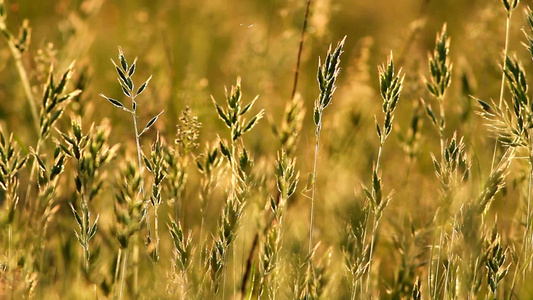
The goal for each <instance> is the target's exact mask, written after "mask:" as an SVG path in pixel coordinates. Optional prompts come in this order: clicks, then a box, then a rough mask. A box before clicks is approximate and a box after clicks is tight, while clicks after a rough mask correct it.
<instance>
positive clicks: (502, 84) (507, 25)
mask: <svg viewBox="0 0 533 300" xmlns="http://www.w3.org/2000/svg"><path fill="white" fill-rule="evenodd" d="M511 14H512V12H509V13H508V14H507V22H506V24H505V48H504V49H503V67H502V82H501V86H500V101H499V102H498V106H499V107H502V103H503V92H504V89H505V71H506V70H507V52H508V51H509V30H510V28H511Z"/></svg>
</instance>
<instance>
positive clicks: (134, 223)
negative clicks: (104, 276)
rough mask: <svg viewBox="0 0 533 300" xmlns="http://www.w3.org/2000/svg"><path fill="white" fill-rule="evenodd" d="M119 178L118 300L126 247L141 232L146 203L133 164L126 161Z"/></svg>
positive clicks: (122, 279) (122, 286) (116, 211)
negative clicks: (140, 192) (140, 191)
mask: <svg viewBox="0 0 533 300" xmlns="http://www.w3.org/2000/svg"><path fill="white" fill-rule="evenodd" d="M120 178H121V179H122V182H121V183H120V184H119V186H118V192H117V193H116V194H115V206H114V207H115V217H116V224H115V228H114V231H115V235H116V238H117V240H118V242H119V246H120V249H119V254H118V259H117V264H116V268H117V269H116V271H115V274H117V275H118V270H119V268H120V269H121V279H120V291H119V299H122V295H123V289H124V280H125V276H126V267H127V261H128V246H129V244H130V240H131V237H132V236H133V235H134V234H135V233H138V232H139V231H140V230H141V226H142V222H143V221H144V219H145V216H146V203H145V201H144V198H143V197H142V196H141V195H140V194H139V190H140V189H141V185H142V179H141V176H140V174H139V172H138V170H137V168H136V166H135V163H133V162H132V161H131V160H128V161H127V162H126V165H125V166H124V167H123V168H122V171H121V174H120ZM120 259H122V267H121V266H120V263H121V262H120ZM115 284H116V282H115ZM115 293H116V289H115Z"/></svg>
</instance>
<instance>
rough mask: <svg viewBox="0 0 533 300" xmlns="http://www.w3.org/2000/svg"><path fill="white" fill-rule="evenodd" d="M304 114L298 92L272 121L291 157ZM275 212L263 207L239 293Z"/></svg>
mask: <svg viewBox="0 0 533 300" xmlns="http://www.w3.org/2000/svg"><path fill="white" fill-rule="evenodd" d="M304 116H305V109H304V103H303V100H302V98H301V97H300V96H299V94H296V96H295V97H294V98H293V99H292V101H290V102H288V103H287V104H286V105H285V111H284V113H283V117H282V119H281V124H280V125H279V126H276V125H275V124H274V123H273V122H272V121H270V122H271V124H272V131H273V133H274V135H275V136H276V139H277V140H278V142H279V144H280V148H281V149H282V151H283V152H284V153H285V154H286V156H288V157H291V156H293V155H294V153H295V152H296V149H297V145H298V141H299V139H300V135H299V134H300V132H301V131H302V126H303V121H304ZM274 199H276V202H279V199H280V192H279V191H278V193H277V196H275V197H274ZM275 217H276V216H275V214H274V215H273V214H272V209H271V207H270V206H267V207H265V219H266V220H267V221H266V224H265V226H264V228H262V229H261V230H260V231H258V232H256V233H255V236H254V238H253V241H252V246H251V247H250V250H249V252H248V257H247V259H246V267H245V269H244V274H243V276H242V279H241V294H242V295H244V294H245V293H246V288H247V284H248V283H249V280H248V279H249V277H250V275H252V265H253V262H254V257H255V254H256V249H257V248H258V247H259V238H260V235H265V234H266V233H267V232H268V231H269V230H270V228H271V226H272V225H274V223H275V219H276V218H275Z"/></svg>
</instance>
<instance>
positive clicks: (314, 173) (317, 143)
mask: <svg viewBox="0 0 533 300" xmlns="http://www.w3.org/2000/svg"><path fill="white" fill-rule="evenodd" d="M321 128H322V123H320V124H318V126H317V128H316V132H315V137H316V144H315V158H314V161H313V178H312V180H313V187H312V191H311V221H310V225H309V253H311V250H312V249H313V222H314V213H315V193H316V169H317V161H318V150H319V148H320V129H321ZM309 261H311V260H309Z"/></svg>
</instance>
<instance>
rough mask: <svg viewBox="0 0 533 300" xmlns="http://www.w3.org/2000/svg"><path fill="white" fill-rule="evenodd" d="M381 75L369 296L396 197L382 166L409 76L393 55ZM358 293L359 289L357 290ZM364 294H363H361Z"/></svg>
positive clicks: (370, 196) (370, 195)
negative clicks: (384, 223) (387, 212)
mask: <svg viewBox="0 0 533 300" xmlns="http://www.w3.org/2000/svg"><path fill="white" fill-rule="evenodd" d="M378 72H379V84H380V95H381V98H382V99H383V104H382V111H383V114H384V116H383V125H379V124H378V121H377V118H376V120H375V126H376V133H377V136H378V138H379V149H378V154H377V157H376V160H375V161H374V167H373V170H372V180H371V182H372V185H371V190H369V189H368V188H366V187H364V186H363V190H364V193H365V196H366V199H367V201H368V202H369V203H370V207H371V211H372V213H373V217H372V226H371V227H370V230H371V235H370V246H369V254H368V267H367V269H366V270H365V271H366V287H365V288H366V294H367V296H370V297H371V295H368V294H369V293H370V281H371V274H372V256H373V252H374V247H375V243H376V237H377V231H378V226H379V221H380V219H381V217H382V215H383V210H384V209H385V208H386V207H387V205H388V203H389V202H390V200H391V198H392V193H391V194H389V195H388V196H386V197H385V198H384V197H383V186H382V185H383V183H382V179H381V170H380V168H379V167H380V162H381V155H382V151H383V146H384V145H385V141H386V140H387V137H388V136H389V135H390V133H391V132H392V129H393V121H394V111H395V110H396V107H397V105H398V102H399V100H400V95H401V92H402V88H403V81H404V78H405V75H402V74H401V73H402V70H401V69H400V70H398V71H397V72H396V70H395V67H394V61H393V56H392V53H391V54H390V56H389V58H388V60H387V63H386V64H384V65H382V66H380V67H379V68H378ZM366 235H367V230H366V228H365V229H364V234H363V241H364V239H366ZM354 290H355V288H354ZM361 292H362V293H363V291H361Z"/></svg>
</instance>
